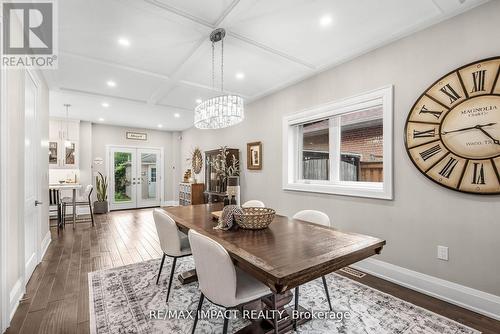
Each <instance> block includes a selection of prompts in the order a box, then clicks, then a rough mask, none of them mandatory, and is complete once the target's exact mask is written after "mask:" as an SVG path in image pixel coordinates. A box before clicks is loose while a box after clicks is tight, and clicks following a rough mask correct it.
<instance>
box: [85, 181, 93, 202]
mask: <svg viewBox="0 0 500 334" xmlns="http://www.w3.org/2000/svg"><path fill="white" fill-rule="evenodd" d="M93 191H94V186H93V185H91V184H89V185H88V186H87V187H85V195H84V196H85V197H86V198H87V199H88V200H89V202H91V201H92V198H91V197H92V192H93Z"/></svg>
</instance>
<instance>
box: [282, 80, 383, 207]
mask: <svg viewBox="0 0 500 334" xmlns="http://www.w3.org/2000/svg"><path fill="white" fill-rule="evenodd" d="M283 134H284V136H283V189H285V190H297V191H309V192H319V193H330V194H340V195H351V196H361V197H373V198H383V199H392V86H391V87H385V88H382V89H378V90H375V91H372V92H368V93H365V94H362V95H359V96H355V97H351V98H348V99H345V100H342V101H340V102H333V103H329V104H327V105H322V106H320V107H316V108H313V109H310V110H306V111H303V112H300V113H297V114H293V115H290V116H286V117H284V119H283Z"/></svg>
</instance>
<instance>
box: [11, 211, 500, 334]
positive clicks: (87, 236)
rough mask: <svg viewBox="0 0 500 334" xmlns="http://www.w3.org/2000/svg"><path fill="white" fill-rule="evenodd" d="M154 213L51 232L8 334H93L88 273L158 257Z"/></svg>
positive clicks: (444, 310)
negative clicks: (45, 249)
mask: <svg viewBox="0 0 500 334" xmlns="http://www.w3.org/2000/svg"><path fill="white" fill-rule="evenodd" d="M151 212H152V211H151V209H143V210H129V211H118V212H113V213H110V214H107V215H96V226H95V227H91V226H90V224H89V223H80V224H77V227H76V229H75V230H73V228H72V227H71V225H69V226H67V227H66V229H65V230H64V231H63V232H61V233H60V234H59V235H58V234H57V231H56V230H55V229H52V231H51V232H52V242H51V244H50V246H49V248H48V250H47V253H46V255H45V257H44V259H43V261H42V263H41V264H40V265H38V267H37V268H36V270H35V272H34V274H33V276H32V278H31V280H30V281H29V283H28V286H27V293H26V295H25V296H24V299H23V300H22V302H21V303H20V305H19V307H18V309H17V311H16V313H15V314H14V318H13V319H12V322H11V327H10V328H9V329H8V330H7V333H8V334H14V333H27V334H36V333H47V334H55V333H63V334H67V333H89V305H88V281H87V273H88V272H90V271H94V270H99V269H104V268H111V267H117V266H122V265H125V264H129V263H135V262H140V261H144V260H149V259H152V258H159V257H160V254H161V251H160V245H159V242H158V239H157V236H156V230H155V227H154V222H153V220H152V214H151ZM344 275H345V276H347V277H350V278H353V277H352V276H350V275H347V274H344ZM357 280H358V281H360V282H362V283H364V284H367V285H369V286H372V287H374V288H376V289H379V290H381V291H384V292H386V293H389V294H391V295H394V296H396V297H399V298H401V299H404V300H407V301H409V302H411V303H413V304H415V305H418V306H421V307H424V308H426V309H429V310H431V311H433V312H436V313H438V314H441V315H443V316H446V317H448V318H451V319H454V320H456V321H458V322H460V323H463V324H466V325H468V326H470V327H473V328H476V329H478V330H480V331H482V332H484V333H500V322H499V321H496V320H493V319H490V318H487V317H484V316H482V315H479V314H477V313H474V312H470V311H467V310H465V309H462V308H460V307H458V306H454V305H451V304H448V303H446V302H443V301H440V300H438V299H435V298H432V297H428V296H426V295H423V294H420V293H418V292H415V291H412V290H409V289H406V288H403V287H401V286H398V285H396V284H393V283H390V282H387V281H384V280H381V279H379V278H376V277H373V276H370V275H366V276H365V277H363V278H361V279H357Z"/></svg>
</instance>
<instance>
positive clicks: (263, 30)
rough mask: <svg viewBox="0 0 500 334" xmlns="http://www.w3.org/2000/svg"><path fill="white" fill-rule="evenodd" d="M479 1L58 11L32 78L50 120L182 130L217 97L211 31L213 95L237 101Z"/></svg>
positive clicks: (283, 2) (160, 0) (94, 5)
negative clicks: (221, 37) (220, 34)
mask: <svg viewBox="0 0 500 334" xmlns="http://www.w3.org/2000/svg"><path fill="white" fill-rule="evenodd" d="M484 2H486V0H465V1H464V0H379V1H373V0H350V1H343V0H260V1H259V0H210V1H208V0H203V1H202V0H64V1H58V11H59V30H58V31H59V68H58V69H57V70H46V71H44V76H45V78H46V80H47V82H48V84H49V86H50V88H51V90H52V93H51V115H54V116H63V115H64V108H63V106H62V105H63V103H70V104H72V107H71V110H70V117H72V118H79V119H82V120H88V121H92V122H102V123H108V124H117V125H124V126H136V127H144V128H159V126H160V125H161V129H163V130H182V129H186V128H189V127H190V126H191V125H192V122H193V109H194V107H195V106H196V104H197V103H196V100H197V99H201V100H203V99H206V98H208V97H212V96H215V95H218V94H219V93H220V92H219V91H218V89H214V88H213V87H212V81H211V78H212V75H211V64H212V60H211V44H210V42H209V40H208V36H209V35H210V32H211V31H212V30H213V29H214V28H217V27H223V28H225V29H226V31H227V36H226V39H225V43H224V74H225V76H224V88H225V90H227V92H233V93H237V94H240V95H242V96H243V97H244V98H245V99H246V101H247V102H248V101H252V100H255V99H257V98H259V97H262V96H264V95H266V94H269V93H271V92H273V91H276V90H278V89H280V88H283V87H286V86H287V85H290V84H292V83H294V82H297V81H299V80H301V79H304V78H306V77H308V76H311V75H314V74H315V73H318V72H320V71H323V70H325V69H326V68H329V67H332V66H334V65H336V64H339V63H342V62H345V61H347V60H349V59H351V58H353V57H356V56H358V55H360V54H362V53H365V52H368V51H370V50H372V49H374V48H377V47H380V46H382V45H384V44H387V43H389V42H391V41H393V40H396V39H397V38H400V37H403V36H405V35H409V34H411V33H414V32H416V31H418V30H421V29H423V28H426V27H428V26H430V25H432V24H435V23H437V22H439V21H442V20H445V19H447V18H449V17H451V16H454V15H457V14H459V13H461V12H464V11H466V10H468V9H470V8H472V7H475V6H477V5H480V4H482V3H484ZM217 62H218V61H217ZM217 62H216V65H217ZM109 81H112V82H111V83H110V84H112V83H114V84H115V85H114V86H109V85H108V83H109Z"/></svg>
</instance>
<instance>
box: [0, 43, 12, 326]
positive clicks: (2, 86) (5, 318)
mask: <svg viewBox="0 0 500 334" xmlns="http://www.w3.org/2000/svg"><path fill="white" fill-rule="evenodd" d="M0 39H1V38H0ZM6 84H7V70H6V69H3V70H2V71H0V161H1V162H2V163H0V310H1V311H0V312H1V314H0V332H1V333H3V332H4V331H5V330H6V329H7V325H8V324H9V323H10V319H9V316H10V315H9V308H10V305H9V293H7V210H8V207H7V186H6V184H7V166H6V165H5V163H3V162H4V161H7V145H8V136H7V129H8V126H7V101H6V100H7V94H6V92H5V90H6Z"/></svg>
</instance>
